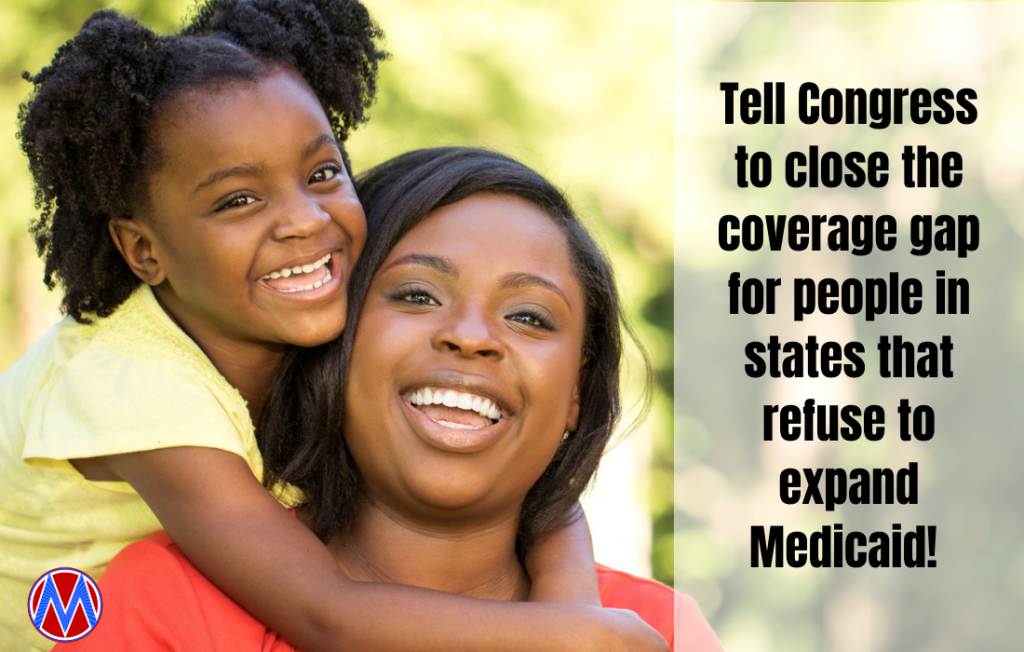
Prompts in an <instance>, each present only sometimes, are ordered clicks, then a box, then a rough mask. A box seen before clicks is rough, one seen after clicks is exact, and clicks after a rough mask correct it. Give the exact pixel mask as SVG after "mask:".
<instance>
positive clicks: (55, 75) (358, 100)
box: [18, 0, 387, 322]
mask: <svg viewBox="0 0 1024 652" xmlns="http://www.w3.org/2000/svg"><path fill="white" fill-rule="evenodd" d="M382 36H383V34H382V32H381V31H380V29H379V28H378V27H377V26H376V24H375V23H374V22H373V21H372V20H371V19H370V16H369V14H368V13H367V11H366V8H365V7H363V5H361V4H360V3H359V2H356V1H355V0H208V1H207V2H206V3H204V4H201V5H199V6H198V7H197V8H196V9H195V12H194V14H193V16H192V17H191V19H190V20H189V22H188V23H187V25H186V26H185V27H184V29H183V30H182V31H181V33H179V34H172V35H168V36H160V35H157V34H155V33H154V32H152V31H151V30H149V29H148V28H147V27H145V26H143V25H141V24H139V23H138V22H137V21H136V20H134V19H132V18H129V17H126V16H124V15H121V14H119V13H118V12H116V11H113V10H101V11H97V12H96V13H94V14H93V15H92V16H90V17H89V19H88V20H86V21H85V24H84V25H83V26H82V29H81V31H79V33H78V34H77V35H76V36H75V37H74V38H73V39H71V40H70V41H68V42H67V43H65V44H64V45H62V46H61V47H60V49H58V50H57V53H56V54H55V55H54V58H53V61H52V62H51V63H50V65H49V66H47V67H46V68H43V70H42V71H40V72H39V74H37V75H34V76H33V75H29V73H27V72H26V73H24V75H23V76H24V77H25V78H26V79H28V80H29V81H30V82H32V83H33V84H34V86H35V91H34V93H33V95H32V97H30V98H29V100H28V101H26V102H25V103H24V104H22V105H21V108H20V111H19V113H18V119H19V122H20V138H21V146H22V149H23V150H24V151H25V153H26V154H27V155H28V159H29V167H30V169H31V171H32V176H33V177H34V180H35V187H36V205H37V208H39V209H40V210H41V213H40V216H39V218H38V219H37V220H36V221H35V222H33V224H32V233H33V235H34V236H35V240H36V247H37V249H38V251H39V255H40V256H42V257H43V258H44V260H45V263H46V266H45V272H44V280H45V282H46V285H47V286H48V287H49V288H50V289H53V288H54V286H55V285H56V283H57V282H59V283H60V284H61V285H62V286H63V290H64V299H63V302H62V304H61V308H62V309H63V310H64V311H65V312H67V313H68V314H70V315H71V316H73V317H74V318H75V319H77V320H78V321H81V322H87V321H88V320H87V319H86V318H85V317H84V316H83V313H87V312H88V313H94V314H96V315H98V316H100V317H105V316H107V315H109V314H111V313H112V312H113V311H114V310H115V309H116V308H117V307H118V306H119V305H121V303H122V302H124V300H125V299H127V298H128V295H130V294H131V293H132V291H133V290H134V289H135V287H136V286H138V284H139V282H140V281H139V279H138V278H137V277H136V276H135V275H134V274H133V273H132V271H131V270H130V269H129V267H128V265H127V263H125V262H124V260H123V259H122V257H121V255H120V253H119V252H118V251H117V248H116V247H115V246H114V243H113V242H112V241H111V238H110V234H109V232H108V223H109V222H110V221H111V220H112V219H120V218H126V217H130V216H132V215H133V214H134V213H135V212H136V211H139V210H140V209H144V208H145V207H146V205H147V203H146V202H147V181H148V176H149V173H151V172H152V171H153V170H154V169H155V168H156V166H158V165H159V152H158V151H157V148H156V145H155V143H154V141H153V139H152V137H151V135H150V130H151V127H152V125H153V123H154V120H155V119H156V118H157V117H158V116H159V115H160V112H161V111H162V110H163V109H164V108H166V107H167V106H168V105H169V103H170V102H172V101H173V100H175V99H176V98H179V97H181V95H182V93H184V92H186V91H190V90H203V89H216V88H218V87H219V86H220V85H223V84H230V83H233V82H256V81H259V80H260V79H263V78H264V77H266V76H267V75H269V74H271V73H272V72H273V71H274V70H275V69H278V68H281V67H283V68H288V69H291V70H293V71H295V72H296V73H298V74H299V75H300V76H301V77H302V78H304V79H305V80H306V82H307V83H308V84H309V85H310V87H311V88H312V89H313V92H314V93H315V94H316V97H317V98H318V99H319V100H320V103H321V105H322V106H323V108H324V112H325V113H326V115H327V117H328V119H329V120H330V123H331V126H332V127H333V129H334V132H335V135H336V136H337V138H338V140H339V144H340V142H343V141H344V140H345V138H346V137H347V135H348V131H349V130H350V129H352V128H353V127H355V126H356V125H358V124H359V123H360V122H363V121H364V120H365V119H366V115H365V109H366V108H367V107H368V106H369V105H370V103H371V101H372V99H373V97H374V94H375V93H376V88H377V64H378V62H379V61H381V60H382V59H384V58H385V57H386V56H387V55H386V53H384V52H383V51H382V50H379V49H378V48H377V45H376V42H377V41H378V40H379V39H380V38H382ZM346 162H347V161H346Z"/></svg>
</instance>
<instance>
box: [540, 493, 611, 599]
mask: <svg viewBox="0 0 1024 652" xmlns="http://www.w3.org/2000/svg"><path fill="white" fill-rule="evenodd" d="M570 518H571V519H572V520H571V522H570V523H569V525H566V526H565V527H563V528H562V529H561V530H557V531H555V532H552V533H550V534H547V535H545V536H543V537H541V538H540V539H538V540H537V542H536V543H535V544H533V546H532V547H531V548H530V552H529V553H527V555H526V572H527V573H529V574H530V580H531V581H532V582H533V585H532V586H531V588H530V600H531V601H532V602H568V603H575V604H589V605H594V606H596V607H600V606H601V594H600V592H599V590H598V586H597V568H596V566H595V565H594V544H593V541H591V539H590V527H589V526H588V525H587V518H586V516H585V515H584V514H583V508H582V507H580V505H579V503H577V504H576V507H575V509H574V510H573V514H572V515H571V516H570Z"/></svg>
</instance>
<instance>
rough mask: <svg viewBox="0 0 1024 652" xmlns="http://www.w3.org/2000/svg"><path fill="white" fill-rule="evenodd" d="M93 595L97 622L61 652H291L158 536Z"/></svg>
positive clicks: (141, 544)
mask: <svg viewBox="0 0 1024 652" xmlns="http://www.w3.org/2000/svg"><path fill="white" fill-rule="evenodd" d="M99 587H100V593H101V596H102V600H103V611H102V614H101V617H100V621H99V623H98V624H97V625H96V629H95V630H93V631H92V632H91V633H90V634H89V635H88V636H86V637H84V638H82V639H81V640H80V641H76V642H75V643H74V644H72V647H69V648H68V649H69V650H76V651H78V652H83V651H86V652H87V651H89V650H96V651H99V650H125V649H173V650H211V651H216V650H269V649H273V650H275V651H276V650H281V651H282V652H283V651H284V650H293V648H291V647H290V646H288V645H287V644H286V643H284V641H282V640H280V639H279V638H278V637H277V635H276V634H275V633H274V632H272V631H269V630H268V629H267V628H266V626H265V625H263V623H261V622H259V621H258V620H256V619H255V618H253V617H252V616H251V615H250V614H249V612H247V611H246V610H245V609H243V608H242V607H240V606H239V605H238V604H236V603H235V602H234V601H233V600H231V598H229V597H228V596H227V595H225V594H224V593H223V592H221V591H220V589H218V588H217V587H216V586H214V585H213V583H212V582H210V580H208V579H207V578H206V577H205V576H204V575H203V574H202V573H200V572H199V570H198V569H197V568H196V567H195V566H193V565H192V563H191V562H189V561H188V559H187V558H186V557H185V555H184V553H182V551H181V550H180V549H179V548H178V546H176V545H175V544H174V542H173V541H172V540H171V538H170V537H169V536H168V535H167V533H166V532H159V533H157V534H154V535H152V536H150V537H148V538H146V539H143V540H141V541H136V542H135V543H132V544H131V545H129V546H127V547H125V548H124V549H123V550H122V551H121V552H120V553H118V555H117V556H116V557H114V560H113V561H111V562H110V565H109V566H108V567H107V570H106V571H105V572H104V573H103V575H102V576H101V577H100V579H99ZM268 643H270V645H268ZM274 643H279V644H280V647H278V646H276V645H274ZM54 649H55V650H62V649H63V648H62V646H61V645H58V646H57V647H56V648H54Z"/></svg>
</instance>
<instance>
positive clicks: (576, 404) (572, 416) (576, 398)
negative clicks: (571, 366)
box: [565, 358, 587, 432]
mask: <svg viewBox="0 0 1024 652" xmlns="http://www.w3.org/2000/svg"><path fill="white" fill-rule="evenodd" d="M586 368H587V358H583V359H582V360H581V361H580V370H579V372H577V373H576V384H575V385H573V388H572V403H571V404H570V405H569V419H568V420H567V421H566V422H565V429H566V430H567V431H568V432H575V431H576V424H577V422H578V421H579V418H580V385H582V384H583V374H584V373H585V372H586Z"/></svg>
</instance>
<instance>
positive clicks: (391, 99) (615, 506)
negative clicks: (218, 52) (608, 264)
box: [0, 0, 673, 582]
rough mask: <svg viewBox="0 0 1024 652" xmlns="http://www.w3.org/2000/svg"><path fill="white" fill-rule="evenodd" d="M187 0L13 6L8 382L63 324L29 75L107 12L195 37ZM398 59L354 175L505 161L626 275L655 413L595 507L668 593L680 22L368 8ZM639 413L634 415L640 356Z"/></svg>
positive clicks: (625, 552)
mask: <svg viewBox="0 0 1024 652" xmlns="http://www.w3.org/2000/svg"><path fill="white" fill-rule="evenodd" d="M191 4H192V3H191V2H190V1H184V0H122V1H119V2H104V1H98V0H0V369H6V368H7V367H8V366H10V364H12V363H13V362H14V361H15V360H16V359H17V358H18V357H19V356H20V355H21V354H22V352H24V351H25V350H26V349H27V348H28V347H29V346H31V345H32V344H33V343H34V342H35V341H36V340H38V339H39V337H41V336H42V334H43V333H45V332H46V331H47V330H48V329H49V328H50V327H51V326H52V325H53V324H54V323H55V322H56V321H57V320H58V319H59V318H60V315H59V313H58V310H57V305H58V302H59V297H58V296H57V295H56V294H54V293H49V292H47V291H46V289H45V288H44V286H43V283H42V265H41V263H40V261H39V260H38V259H37V257H36V254H35V251H34V247H33V245H32V243H31V241H30V239H29V238H28V237H27V226H28V224H29V221H30V220H31V219H32V218H33V216H34V214H35V213H34V209H33V199H32V188H31V181H30V179H29V177H28V175H27V164H26V160H25V157H24V155H23V154H22V153H21V151H20V149H19V146H18V143H17V142H16V140H15V137H14V136H15V133H16V114H17V105H18V103H19V102H21V101H23V100H24V99H25V97H26V93H27V92H28V90H29V85H28V83H27V82H25V81H23V80H22V79H21V73H22V71H23V70H29V71H32V72H36V71H38V70H39V69H40V68H41V67H42V66H44V65H46V64H47V63H48V62H49V60H50V59H51V57H52V56H53V52H54V50H55V49H56V48H57V47H58V46H59V45H60V44H61V43H62V42H64V41H65V40H66V39H68V38H70V37H71V36H73V35H74V33H75V32H76V31H77V30H78V28H79V27H80V26H81V24H82V22H83V21H84V20H85V19H86V17H88V16H89V15H90V14H91V13H92V12H93V11H95V10H96V9H99V8H102V7H107V6H114V7H118V8H120V9H122V10H124V11H126V12H129V13H133V14H137V15H138V16H140V18H141V19H142V21H143V22H144V23H146V24H147V25H149V26H151V27H152V28H154V29H156V30H157V31H171V30H173V29H175V28H176V27H178V26H179V25H180V24H181V21H182V19H183V17H184V16H185V14H186V12H187V10H188V8H189V6H191ZM366 4H367V6H368V7H369V9H370V11H371V13H372V14H373V16H374V17H375V18H376V19H377V21H378V22H379V24H380V25H381V27H383V29H384V31H385V33H386V34H387V40H386V48H387V49H388V50H389V51H390V52H391V53H392V54H393V58H392V59H391V60H390V61H387V62H385V63H384V64H383V65H382V67H381V78H380V81H381V83H380V92H379V97H378V101H377V103H376V105H375V106H374V107H373V109H372V110H371V113H370V115H371V120H370V122H369V123H368V124H367V125H364V126H362V127H361V128H360V129H358V130H357V131H356V132H355V133H354V134H353V135H352V136H351V137H350V139H349V143H348V147H349V151H350V154H351V156H352V161H353V164H354V166H355V168H356V170H357V171H358V170H362V169H366V168H367V167H369V166H371V165H374V164H376V163H379V162H381V161H383V160H386V159H387V158H389V157H391V156H394V155H396V154H399V153H401V152H404V151H407V150H410V149H414V148H417V147H426V146H437V145H446V144H472V145H481V146H487V147H492V148H496V149H499V150H501V151H503V152H505V153H507V154H510V155H512V156H514V157H516V158H518V159H520V160H522V161H523V162H525V163H526V164H528V165H531V166H533V167H534V168H536V169H537V170H539V171H540V172H542V173H543V174H545V175H547V176H548V177H549V178H550V179H552V180H553V181H554V182H555V183H556V184H557V185H559V186H560V187H562V188H564V189H565V190H566V191H567V192H568V194H569V195H570V196H571V198H572V199H573V200H574V202H575V204H576V206H577V208H578V209H579V210H580V212H581V213H582V214H583V215H584V217H585V218H586V220H587V221H588V223H589V225H590V227H591V229H592V231H594V233H595V235H596V236H597V237H598V239H599V240H600V241H601V242H602V244H603V245H604V246H605V247H606V249H607V251H608V252H609V253H610V254H611V256H612V258H613V259H614V264H615V267H616V269H617V271H618V274H619V281H620V286H621V289H622V292H623V295H624V297H625V300H626V304H627V306H628V310H629V314H630V316H631V318H632V320H633V322H634V324H635V325H636V326H637V327H638V331H639V334H640V336H641V338H642V340H643V341H644V343H645V345H646V347H647V348H648V349H649V351H650V353H651V359H652V361H653V364H654V368H655V372H656V377H657V379H658V384H657V387H656V390H655V400H654V409H653V411H652V413H651V415H650V417H649V418H648V419H647V420H646V421H645V422H644V423H643V425H642V426H641V427H640V428H639V429H638V430H637V431H635V432H633V433H632V434H631V435H630V436H629V437H627V438H624V440H623V441H622V443H621V445H619V446H617V447H616V448H615V449H614V451H612V452H611V453H610V455H609V456H608V458H607V459H606V463H605V464H604V465H603V467H602V473H601V476H600V478H599V482H598V486H597V487H596V488H595V490H594V492H593V493H592V494H591V496H590V497H589V498H588V500H587V501H586V510H587V513H588V518H589V520H590V522H591V526H592V529H593V531H594V537H595V540H596V544H597V556H598V559H599V560H600V561H603V562H604V563H607V564H609V565H613V566H617V567H620V568H623V569H625V570H629V571H633V572H637V573H640V574H650V573H653V575H654V576H655V577H657V578H658V579H660V580H662V581H664V582H671V581H672V579H673V578H672V574H673V554H672V553H673V545H672V538H673V511H672V505H671V503H672V430H671V425H670V424H671V419H672V415H671V403H670V397H671V382H672V294H671V292H672V274H671V271H672V244H671V243H672V222H671V214H672V122H671V120H672V117H671V116H672V83H671V75H672V61H671V54H670V53H671V47H672V46H671V44H672V31H671V29H672V28H671V22H672V6H671V4H670V3H667V2H646V3H636V2H626V1H625V0H571V1H564V0H563V1H560V2H558V3H550V2H546V1H541V0H536V1H531V0H518V1H515V2H510V1H504V0H502V1H497V0H455V1H452V0H436V1H416V2H414V1H411V0H379V1H375V0H368V1H367V2H366ZM631 357H632V359H633V362H634V364H632V365H631V369H632V370H633V372H634V374H633V375H632V376H631V377H630V379H629V382H628V383H627V385H628V391H629V399H630V400H629V402H630V403H631V404H635V403H636V402H637V400H638V398H639V397H638V392H637V391H636V388H637V387H638V386H639V382H638V378H639V376H637V375H636V374H635V371H636V369H637V368H638V365H637V364H635V363H636V360H637V355H636V352H635V351H632V352H631Z"/></svg>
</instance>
